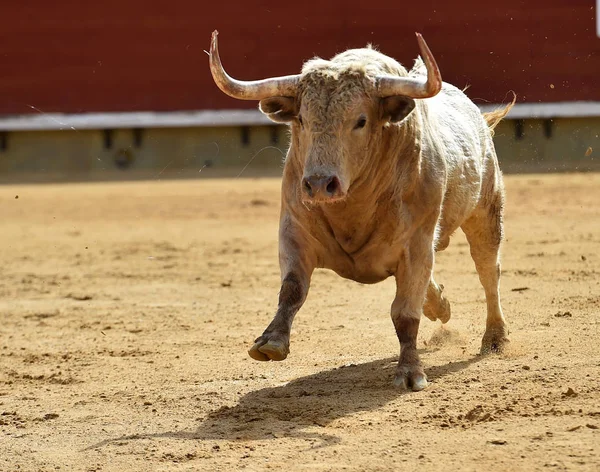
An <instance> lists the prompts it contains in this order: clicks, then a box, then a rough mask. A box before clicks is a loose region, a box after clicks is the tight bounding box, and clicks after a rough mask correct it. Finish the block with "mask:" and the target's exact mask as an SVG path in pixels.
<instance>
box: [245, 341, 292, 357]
mask: <svg viewBox="0 0 600 472" xmlns="http://www.w3.org/2000/svg"><path fill="white" fill-rule="evenodd" d="M289 352H290V350H289V348H288V346H287V344H286V343H284V342H283V341H274V340H271V341H267V342H265V341H264V340H261V338H259V339H258V340H257V342H255V343H254V346H252V347H251V348H250V350H249V351H248V354H249V355H250V357H251V358H252V359H255V360H257V361H282V360H284V359H285V358H286V357H287V356H288V354H289Z"/></svg>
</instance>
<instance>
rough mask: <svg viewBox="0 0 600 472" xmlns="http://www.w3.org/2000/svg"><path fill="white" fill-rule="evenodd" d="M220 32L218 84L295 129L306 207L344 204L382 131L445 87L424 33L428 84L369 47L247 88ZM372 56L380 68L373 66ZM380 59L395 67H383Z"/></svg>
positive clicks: (214, 56)
mask: <svg viewBox="0 0 600 472" xmlns="http://www.w3.org/2000/svg"><path fill="white" fill-rule="evenodd" d="M217 34H218V33H217V31H215V32H213V35H212V42H211V47H210V69H211V72H212V76H213V78H214V80H215V83H216V84H217V86H218V87H219V88H220V89H221V90H222V91H223V92H225V93H226V94H227V95H229V96H231V97H234V98H238V99H241V100H260V110H261V111H262V112H263V113H265V114H266V115H267V116H268V117H269V118H270V119H271V120H273V121H275V122H280V123H281V122H286V123H290V124H291V126H292V143H291V146H292V147H291V150H290V155H293V156H294V158H298V159H300V161H301V165H302V166H303V175H302V177H301V181H300V182H298V183H299V185H300V186H301V189H302V193H303V198H304V200H305V201H308V202H314V203H316V202H334V201H337V200H341V199H344V198H345V197H346V195H347V193H348V189H349V187H350V185H351V184H352V183H353V182H354V181H355V180H356V179H357V177H358V176H359V175H360V173H361V172H362V171H363V168H364V166H365V160H367V158H368V156H369V155H370V154H371V153H372V152H373V148H375V147H379V146H380V144H379V143H380V141H381V139H382V137H381V136H380V133H382V132H383V130H384V129H386V128H389V126H387V125H388V124H389V123H399V122H400V121H402V120H403V119H404V118H406V117H407V116H408V115H409V114H410V113H411V112H412V110H413V109H414V107H415V102H414V99H418V98H428V97H433V96H434V95H436V94H437V93H438V92H439V91H440V90H441V87H442V79H441V74H440V71H439V69H438V67H437V64H436V62H435V59H434V57H433V54H432V53H431V51H430V50H429V48H428V47H427V44H426V43H425V40H424V39H423V37H422V36H421V35H420V34H418V33H417V41H418V43H419V49H420V52H421V56H422V58H423V61H424V63H425V66H426V68H427V77H426V78H424V77H407V76H403V75H406V71H405V70H404V69H403V68H402V67H401V66H399V64H397V63H396V62H395V61H391V60H390V59H389V58H385V56H383V55H381V54H379V53H377V52H376V51H373V50H371V49H365V50H359V51H356V50H354V51H352V50H351V51H347V52H346V53H343V54H341V55H339V56H337V57H338V58H340V59H339V60H338V61H337V62H334V61H323V60H319V59H315V60H311V61H309V62H308V63H307V64H306V65H305V66H304V68H303V70H302V73H301V74H298V75H289V76H285V77H274V78H268V79H264V80H256V81H248V82H244V81H239V80H236V79H233V78H232V77H230V76H229V75H228V74H227V73H226V72H225V70H224V69H223V66H222V64H221V59H220V57H219V50H218V45H217ZM369 55H372V56H373V57H372V58H371V59H374V60H375V61H374V62H376V61H379V65H378V67H375V68H373V67H372V64H371V63H370V62H369ZM382 58H385V59H387V60H389V61H390V63H389V64H382V62H381V61H382ZM394 64H395V65H394ZM373 72H374V73H373ZM383 72H388V74H385V73H383Z"/></svg>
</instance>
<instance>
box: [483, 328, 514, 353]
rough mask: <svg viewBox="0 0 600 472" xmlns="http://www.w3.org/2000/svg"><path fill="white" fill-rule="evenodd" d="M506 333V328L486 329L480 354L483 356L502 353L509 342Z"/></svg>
mask: <svg viewBox="0 0 600 472" xmlns="http://www.w3.org/2000/svg"><path fill="white" fill-rule="evenodd" d="M506 331H507V330H506V328H505V327H504V326H500V327H498V328H488V329H486V331H485V334H484V335H483V339H482V340H481V350H480V351H479V353H480V354H481V355H482V356H484V355H487V354H492V353H496V354H499V353H502V352H503V351H504V348H505V347H506V345H507V344H508V342H509V340H508V337H507V336H506V334H507V333H506Z"/></svg>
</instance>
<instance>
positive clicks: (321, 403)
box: [88, 356, 481, 449]
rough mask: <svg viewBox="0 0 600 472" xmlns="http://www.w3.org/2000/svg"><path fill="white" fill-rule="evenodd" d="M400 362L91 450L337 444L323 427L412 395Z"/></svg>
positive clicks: (341, 373) (256, 398) (336, 374)
mask: <svg viewBox="0 0 600 472" xmlns="http://www.w3.org/2000/svg"><path fill="white" fill-rule="evenodd" d="M479 359H481V357H479V356H475V357H473V358H471V359H468V360H465V361H460V362H454V363H450V364H446V365H443V366H437V367H429V368H428V369H426V373H427V376H428V378H429V380H430V381H433V382H436V381H440V380H441V379H442V378H443V377H444V376H447V375H450V374H452V373H454V372H458V371H460V370H463V369H465V368H467V367H468V366H469V365H471V364H473V363H475V362H477V361H478V360H479ZM396 362H397V358H388V359H382V360H377V361H372V362H367V363H364V364H358V365H349V366H344V367H338V368H335V369H331V370H327V371H324V372H319V373H317V374H313V375H308V376H305V377H300V378H298V379H296V380H292V381H291V382H289V383H287V384H286V385H283V386H279V387H268V388H263V389H260V390H256V391H253V392H250V393H247V394H246V395H244V396H243V397H242V398H241V399H240V401H239V403H238V404H237V405H236V406H234V407H222V408H220V409H218V410H216V411H213V412H211V413H209V414H208V415H207V416H206V418H205V419H204V420H202V422H201V423H200V425H199V426H198V428H197V429H196V430H195V431H189V430H188V431H168V432H164V433H156V434H139V435H137V434H136V435H130V436H124V437H119V438H114V439H108V440H105V441H102V442H101V443H98V444H94V445H92V446H90V447H89V448H88V449H94V448H97V447H102V446H104V445H107V444H110V443H112V442H116V441H124V440H135V439H144V438H159V437H160V438H173V439H188V440H206V439H226V440H264V439H272V438H278V437H282V436H287V437H302V438H307V439H315V440H317V441H320V442H322V443H323V444H331V443H332V442H335V441H336V438H335V437H333V436H329V435H326V434H322V433H319V432H318V427H319V426H321V427H322V426H326V425H328V424H329V423H331V422H332V421H334V420H336V419H338V418H342V417H345V416H348V415H350V414H353V413H356V412H360V411H370V410H375V409H377V408H381V407H383V406H384V405H386V404H387V403H389V402H390V401H392V400H394V399H397V398H398V397H399V396H401V395H404V394H406V393H405V392H403V391H400V390H398V389H396V388H394V387H393V385H392V380H393V378H394V373H395V368H396ZM425 392H426V391H425ZM408 395H410V393H408ZM315 427H317V429H315ZM307 429H310V431H306V430H307Z"/></svg>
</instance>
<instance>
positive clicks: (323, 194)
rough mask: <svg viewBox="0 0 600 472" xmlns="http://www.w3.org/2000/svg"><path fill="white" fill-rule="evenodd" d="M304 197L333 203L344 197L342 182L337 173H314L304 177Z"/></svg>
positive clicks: (313, 200) (314, 200)
mask: <svg viewBox="0 0 600 472" xmlns="http://www.w3.org/2000/svg"><path fill="white" fill-rule="evenodd" d="M302 191H303V192H304V199H305V200H306V201H310V202H315V203H316V202H324V203H331V202H334V201H336V200H341V199H342V198H344V192H343V190H342V184H341V182H340V179H339V178H338V177H337V176H336V175H319V174H314V175H310V176H308V177H304V178H303V179H302Z"/></svg>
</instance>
